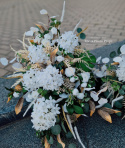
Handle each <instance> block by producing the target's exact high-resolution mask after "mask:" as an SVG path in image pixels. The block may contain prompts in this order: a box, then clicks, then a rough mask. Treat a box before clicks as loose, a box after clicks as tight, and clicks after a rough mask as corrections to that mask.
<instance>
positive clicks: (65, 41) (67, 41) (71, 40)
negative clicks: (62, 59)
mask: <svg viewBox="0 0 125 148" xmlns="http://www.w3.org/2000/svg"><path fill="white" fill-rule="evenodd" d="M58 45H59V46H60V48H63V49H65V52H66V53H74V49H75V47H76V46H78V37H77V36H76V35H75V34H73V32H72V31H68V32H65V33H64V34H62V35H61V36H60V38H59V40H58Z"/></svg>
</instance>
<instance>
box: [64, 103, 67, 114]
mask: <svg viewBox="0 0 125 148" xmlns="http://www.w3.org/2000/svg"><path fill="white" fill-rule="evenodd" d="M63 110H64V112H65V113H68V110H67V108H66V103H65V104H64V105H63Z"/></svg>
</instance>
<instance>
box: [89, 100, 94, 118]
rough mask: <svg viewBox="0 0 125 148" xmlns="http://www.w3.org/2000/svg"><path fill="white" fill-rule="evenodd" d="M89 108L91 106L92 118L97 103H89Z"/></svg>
mask: <svg viewBox="0 0 125 148" xmlns="http://www.w3.org/2000/svg"><path fill="white" fill-rule="evenodd" d="M89 106H90V116H92V115H93V114H94V112H95V103H94V102H93V101H91V100H90V101H89Z"/></svg>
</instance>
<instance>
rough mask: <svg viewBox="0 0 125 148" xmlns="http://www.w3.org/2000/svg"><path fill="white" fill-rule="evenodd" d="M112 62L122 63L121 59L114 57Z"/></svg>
mask: <svg viewBox="0 0 125 148" xmlns="http://www.w3.org/2000/svg"><path fill="white" fill-rule="evenodd" d="M113 61H114V62H121V61H122V58H121V57H115V58H114V59H113Z"/></svg>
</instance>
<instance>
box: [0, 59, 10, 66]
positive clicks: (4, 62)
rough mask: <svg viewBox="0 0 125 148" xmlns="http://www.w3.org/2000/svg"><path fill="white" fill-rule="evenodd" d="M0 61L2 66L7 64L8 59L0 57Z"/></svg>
mask: <svg viewBox="0 0 125 148" xmlns="http://www.w3.org/2000/svg"><path fill="white" fill-rule="evenodd" d="M0 62H1V64H2V65H4V66H6V65H8V60H7V59H6V58H0Z"/></svg>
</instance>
